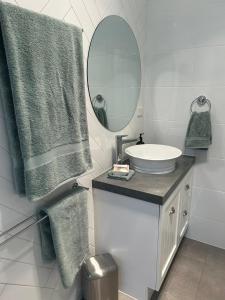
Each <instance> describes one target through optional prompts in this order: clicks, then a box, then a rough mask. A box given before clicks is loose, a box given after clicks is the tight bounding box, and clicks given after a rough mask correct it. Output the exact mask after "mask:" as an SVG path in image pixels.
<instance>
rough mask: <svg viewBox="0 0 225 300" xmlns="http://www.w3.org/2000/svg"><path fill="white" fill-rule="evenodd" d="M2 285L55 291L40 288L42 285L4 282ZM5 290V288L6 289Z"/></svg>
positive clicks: (43, 287)
mask: <svg viewBox="0 0 225 300" xmlns="http://www.w3.org/2000/svg"><path fill="white" fill-rule="evenodd" d="M0 284H5V286H7V285H9V286H14V285H15V286H20V287H29V288H40V289H48V290H55V288H50V287H45V286H40V285H27V284H18V283H7V282H3V283H1V282H0ZM4 289H5V288H4Z"/></svg>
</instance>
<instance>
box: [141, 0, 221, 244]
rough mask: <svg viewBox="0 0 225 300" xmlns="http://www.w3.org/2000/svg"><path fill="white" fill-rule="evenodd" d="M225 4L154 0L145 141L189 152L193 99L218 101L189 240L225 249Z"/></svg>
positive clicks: (198, 172) (198, 171)
mask: <svg viewBox="0 0 225 300" xmlns="http://www.w3.org/2000/svg"><path fill="white" fill-rule="evenodd" d="M224 11H225V1H221V0H198V1H195V0H171V1H166V0H158V1H149V7H148V25H147V30H148V37H147V43H146V53H145V55H146V57H145V58H146V73H145V82H144V85H145V106H144V107H145V139H146V140H147V141H149V142H153V143H163V144H168V145H174V146H177V147H179V148H182V149H183V145H184V137H185V133H186V128H187V123H188V120H189V117H190V113H189V108H190V104H191V101H192V100H193V99H194V98H196V97H197V96H199V95H202V94H203V95H206V96H207V97H208V98H209V99H210V100H211V102H212V127H213V144H212V146H211V147H210V149H209V151H208V152H205V151H199V152H196V154H197V157H198V158H197V162H196V167H195V174H194V190H193V205H192V217H191V226H190V230H189V233H188V236H189V237H191V238H193V239H197V240H200V241H202V242H205V243H209V244H213V245H216V246H219V247H222V248H225V234H224V233H225V18H224Z"/></svg>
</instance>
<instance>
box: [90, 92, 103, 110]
mask: <svg viewBox="0 0 225 300" xmlns="http://www.w3.org/2000/svg"><path fill="white" fill-rule="evenodd" d="M96 103H98V104H100V105H102V108H104V109H105V111H106V108H107V107H106V101H105V99H104V98H103V96H102V95H100V94H98V95H97V96H95V97H94V98H93V100H92V105H93V106H94V107H97V106H96Z"/></svg>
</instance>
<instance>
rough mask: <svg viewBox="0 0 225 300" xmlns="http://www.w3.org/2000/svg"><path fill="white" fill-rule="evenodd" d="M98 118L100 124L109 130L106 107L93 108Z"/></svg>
mask: <svg viewBox="0 0 225 300" xmlns="http://www.w3.org/2000/svg"><path fill="white" fill-rule="evenodd" d="M93 109H94V112H95V115H96V117H97V118H98V120H99V122H100V123H101V124H102V125H103V126H104V127H105V128H108V119H107V114H106V111H105V108H104V107H95V106H93Z"/></svg>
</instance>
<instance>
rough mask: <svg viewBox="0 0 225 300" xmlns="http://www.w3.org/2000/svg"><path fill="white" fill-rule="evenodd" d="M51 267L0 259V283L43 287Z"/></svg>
mask: <svg viewBox="0 0 225 300" xmlns="http://www.w3.org/2000/svg"><path fill="white" fill-rule="evenodd" d="M50 273H51V269H48V268H41V267H37V266H34V265H31V264H25V263H20V262H17V261H13V260H7V259H2V258H1V259H0V283H7V284H19V285H30V286H39V287H45V285H46V282H47V280H48V278H49V275H50Z"/></svg>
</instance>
